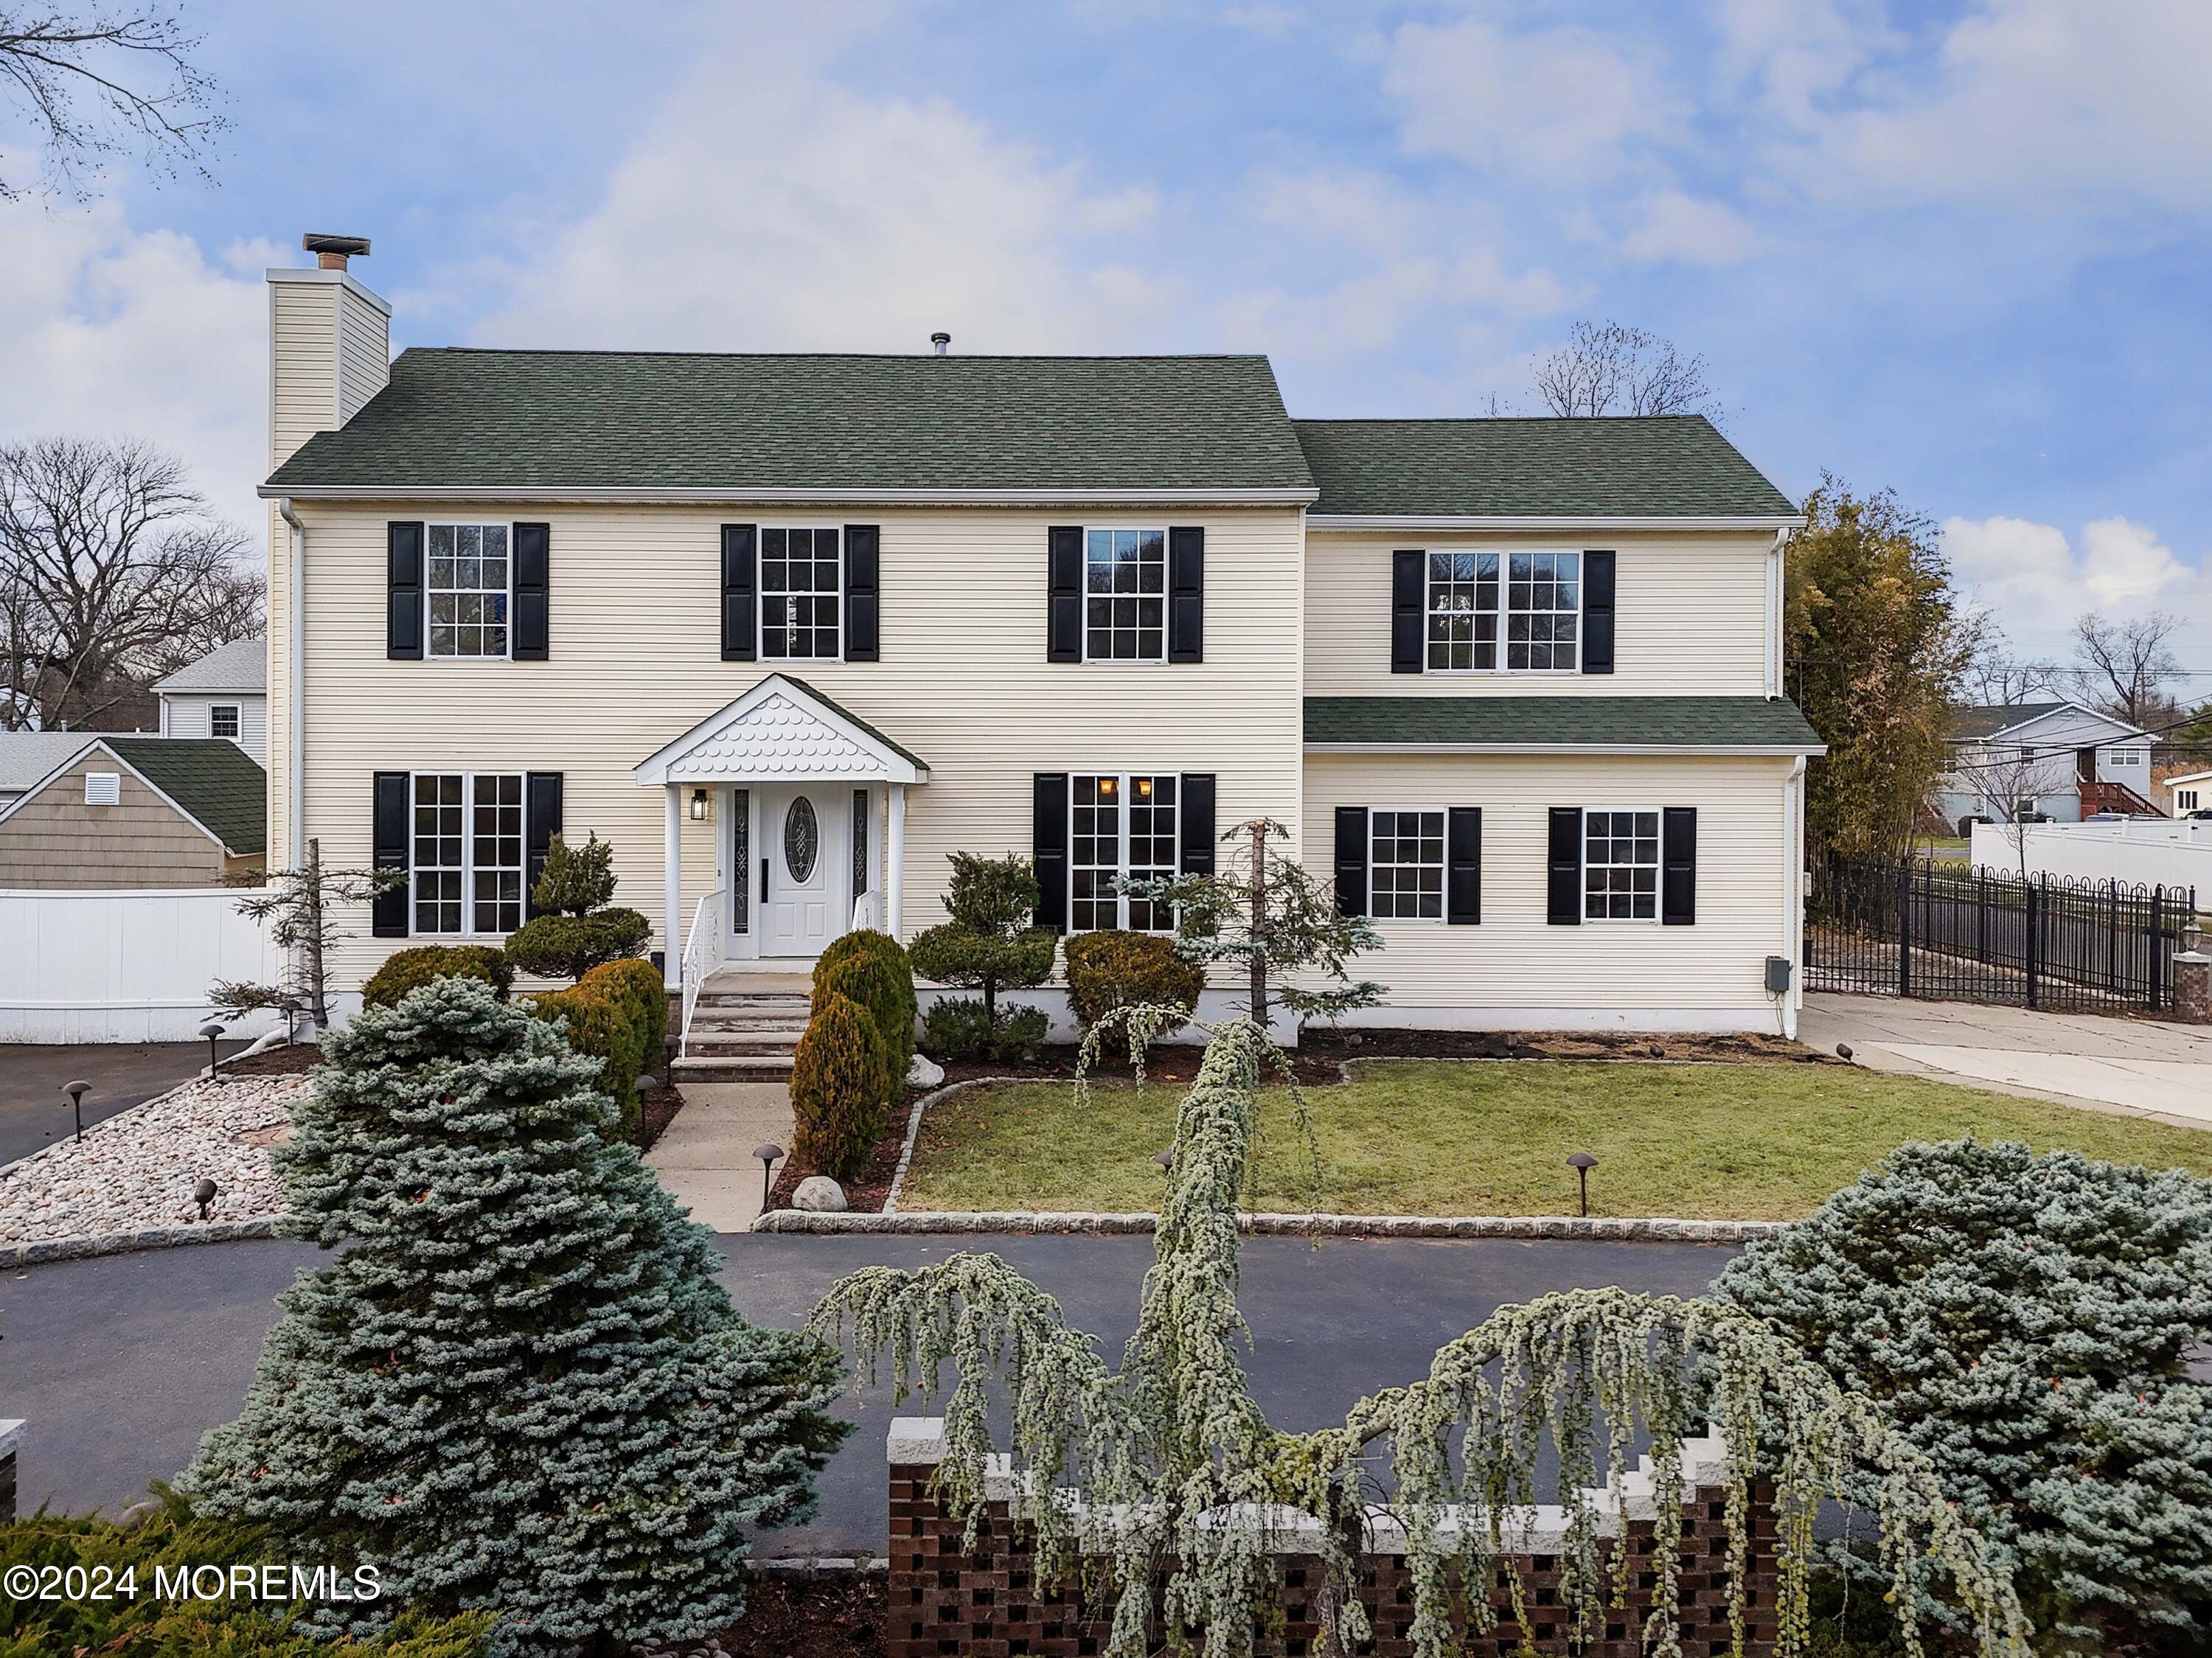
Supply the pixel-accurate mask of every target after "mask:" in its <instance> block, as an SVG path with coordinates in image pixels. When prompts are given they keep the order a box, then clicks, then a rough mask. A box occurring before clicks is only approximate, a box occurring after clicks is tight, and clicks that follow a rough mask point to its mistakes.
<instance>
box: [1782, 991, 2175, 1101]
mask: <svg viewBox="0 0 2212 1658" xmlns="http://www.w3.org/2000/svg"><path fill="white" fill-rule="evenodd" d="M1797 1034H1798V1036H1799V1038H1800V1039H1801V1040H1802V1041H1803V1042H1805V1043H1806V1044H1807V1045H1808V1046H1809V1047H1813V1048H1822V1049H1833V1048H1834V1047H1835V1046H1836V1044H1837V1043H1838V1042H1844V1043H1848V1044H1849V1045H1850V1049H1851V1054H1852V1057H1853V1058H1854V1059H1855V1060H1857V1062H1858V1063H1859V1064H1861V1065H1863V1066H1868V1067H1869V1069H1872V1070H1875V1071H1893V1072H1902V1073H1905V1074H1907V1075H1912V1076H1923V1077H1940V1078H1943V1079H1944V1080H1946V1081H1948V1082H1958V1083H1966V1084H1973V1085H1975V1086H1978V1087H1983V1088H1995V1089H1998V1090H2002V1091H2003V1092H2005V1093H2008V1094H2020V1095H2024V1096H2027V1097H2028V1098H2030V1099H2039V1100H2053V1101H2056V1102H2058V1103H2059V1104H2062V1105H2077V1106H2086V1107H2088V1108H2091V1109H2093V1110H2101V1111H2117V1112H2123V1113H2125V1114H2128V1115H2130V1116H2140V1117H2152V1118H2155V1119H2156V1120H2158V1121H2161V1122H2171V1123H2177V1124H2179V1125H2182V1126H2183V1127H2191V1128H2212V1026H2205V1025H2185V1024H2171V1023H2166V1022H2164V1021H2162V1020H2156V1019H2124V1018H2103V1017H2098V1016H2096V1015H2094V1014H2086V1013H2039V1012H2033V1011H2030V1010H2028V1009H2027V1008H2021V1007H1990V1006H1984V1005H1982V1004H1980V1003H1978V1002H1922V1001H1908V1000H1904V999H1899V998H1895V997H1888V996H1845V995H1838V994H1834V993H1822V992H1816V993H1811V994H1808V996H1807V997H1806V998H1805V1008H1804V1012H1803V1013H1802V1016H1801V1017H1800V1018H1799V1021H1798V1026H1797Z"/></svg>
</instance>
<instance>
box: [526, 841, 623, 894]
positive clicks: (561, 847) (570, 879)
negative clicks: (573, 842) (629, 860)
mask: <svg viewBox="0 0 2212 1658" xmlns="http://www.w3.org/2000/svg"><path fill="white" fill-rule="evenodd" d="M613 896H615V849H614V846H613V843H612V842H611V841H602V840H600V839H599V835H598V834H597V833H596V832H594V833H593V834H592V836H591V838H590V839H589V840H587V841H585V842H584V844H583V845H582V846H580V847H571V846H570V845H569V844H568V842H567V841H564V840H562V838H561V837H560V836H559V835H554V836H553V837H552V839H551V840H550V841H548V842H547V843H546V847H545V863H544V867H543V868H541V869H540V870H539V871H538V884H537V885H535V886H533V887H532V888H531V889H530V904H531V908H533V909H535V910H536V911H537V912H538V914H540V915H588V914H592V912H593V911H594V910H598V909H602V908H605V906H606V904H607V902H608V901H609V900H611V898H613Z"/></svg>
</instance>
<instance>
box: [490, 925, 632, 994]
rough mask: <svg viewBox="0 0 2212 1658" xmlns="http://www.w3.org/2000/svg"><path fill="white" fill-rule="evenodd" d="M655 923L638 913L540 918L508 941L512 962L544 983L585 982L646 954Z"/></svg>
mask: <svg viewBox="0 0 2212 1658" xmlns="http://www.w3.org/2000/svg"><path fill="white" fill-rule="evenodd" d="M652 936H653V923H652V922H650V921H648V920H646V919H645V917H644V916H642V915H641V914H638V913H637V912H636V911H635V910H634V909H603V910H600V911H599V913H598V914H593V915H539V916H537V917H535V918H533V919H532V920H527V921H525V922H524V923H523V924H522V925H521V926H520V927H518V928H517V929H516V930H515V931H514V932H513V933H512V934H510V935H509V937H508V938H507V960H508V961H509V962H510V963H513V965H514V967H515V969H516V970H517V971H519V972H523V973H527V974H529V975H532V977H534V978H540V979H580V978H582V977H583V976H584V975H586V973H589V972H590V971H591V970H592V969H593V968H595V967H600V966H603V965H605V963H609V962H619V961H622V960H623V959H624V958H625V957H631V956H636V955H640V954H641V953H642V952H643V951H644V950H645V941H646V940H647V938H651V937H652Z"/></svg>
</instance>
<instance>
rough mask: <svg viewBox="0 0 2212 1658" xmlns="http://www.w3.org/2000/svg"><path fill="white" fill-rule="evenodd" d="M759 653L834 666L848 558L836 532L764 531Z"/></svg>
mask: <svg viewBox="0 0 2212 1658" xmlns="http://www.w3.org/2000/svg"><path fill="white" fill-rule="evenodd" d="M760 537H761V545H760V613H761V623H760V628H761V638H760V653H761V655H762V656H763V658H765V659H769V660H772V661H779V662H835V661H837V660H839V659H840V658H839V643H838V620H839V617H838V613H839V611H840V610H841V609H842V606H843V603H844V591H845V590H844V580H845V577H844V560H843V559H842V557H841V556H839V550H838V544H837V541H838V532H837V531H836V530H834V529H793V528H776V529H763V530H762V531H761V532H760Z"/></svg>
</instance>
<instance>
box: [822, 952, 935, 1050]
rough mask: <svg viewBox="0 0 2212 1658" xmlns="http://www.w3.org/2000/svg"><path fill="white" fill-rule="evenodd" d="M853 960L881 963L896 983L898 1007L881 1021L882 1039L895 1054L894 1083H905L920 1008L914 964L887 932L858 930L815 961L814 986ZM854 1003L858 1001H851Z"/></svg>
mask: <svg viewBox="0 0 2212 1658" xmlns="http://www.w3.org/2000/svg"><path fill="white" fill-rule="evenodd" d="M854 957H870V958H872V959H874V960H877V961H880V962H882V963H884V965H885V966H886V967H888V968H889V969H890V971H891V973H892V975H893V976H894V977H895V979H896V981H897V985H898V990H899V996H900V1006H899V1008H898V1010H897V1011H896V1012H890V1013H889V1014H887V1015H886V1016H884V1020H883V1023H884V1035H885V1036H886V1037H888V1038H889V1039H890V1042H891V1045H892V1047H893V1048H894V1049H895V1050H896V1054H895V1059H896V1069H897V1082H898V1085H899V1086H900V1087H903V1086H904V1085H905V1083H906V1072H907V1067H908V1066H909V1065H911V1064H912V1063H913V1061H914V1042H915V1034H914V1033H915V1020H916V1019H917V1018H918V1017H920V1014H921V1007H920V1005H919V1002H918V1000H917V999H916V998H915V993H914V963H912V962H911V961H909V960H908V958H907V953H906V950H905V949H904V948H903V947H902V945H901V944H899V941H898V940H897V939H896V938H892V937H891V936H890V934H889V933H888V932H874V931H873V930H872V929H870V928H867V927H862V928H861V929H860V931H858V932H848V933H845V934H843V935H842V936H841V937H839V938H833V939H831V940H830V941H829V948H828V949H827V950H823V952H822V954H821V955H820V956H819V957H817V958H816V960H815V963H814V982H815V984H816V986H817V987H819V986H820V985H821V983H822V975H823V974H825V973H828V972H829V971H830V970H831V969H833V968H836V967H840V966H842V964H843V963H846V962H848V961H850V960H853V959H854ZM855 999H856V1000H857V998H855Z"/></svg>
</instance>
